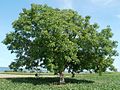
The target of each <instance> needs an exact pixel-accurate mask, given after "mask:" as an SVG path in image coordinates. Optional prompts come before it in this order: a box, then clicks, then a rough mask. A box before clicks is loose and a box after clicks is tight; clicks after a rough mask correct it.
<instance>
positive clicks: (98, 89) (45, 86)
mask: <svg viewBox="0 0 120 90" xmlns="http://www.w3.org/2000/svg"><path fill="white" fill-rule="evenodd" d="M50 76H51V77H50ZM52 76H53V75H52V74H49V77H39V78H34V77H28V78H6V79H0V90H120V73H104V74H103V75H102V76H98V74H77V75H76V77H74V78H71V75H70V74H65V77H66V78H65V81H66V83H65V84H62V85H59V83H58V82H59V78H58V77H52Z"/></svg>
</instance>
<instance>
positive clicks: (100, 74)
mask: <svg viewBox="0 0 120 90" xmlns="http://www.w3.org/2000/svg"><path fill="white" fill-rule="evenodd" d="M98 73H99V76H102V67H101V66H99V72H98Z"/></svg>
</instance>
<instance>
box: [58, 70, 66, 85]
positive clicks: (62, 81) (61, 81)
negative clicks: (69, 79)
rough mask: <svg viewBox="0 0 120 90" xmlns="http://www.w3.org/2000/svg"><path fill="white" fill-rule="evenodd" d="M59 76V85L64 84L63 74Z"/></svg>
mask: <svg viewBox="0 0 120 90" xmlns="http://www.w3.org/2000/svg"><path fill="white" fill-rule="evenodd" d="M59 74H60V84H63V83H65V80H64V74H63V72H60V73H59Z"/></svg>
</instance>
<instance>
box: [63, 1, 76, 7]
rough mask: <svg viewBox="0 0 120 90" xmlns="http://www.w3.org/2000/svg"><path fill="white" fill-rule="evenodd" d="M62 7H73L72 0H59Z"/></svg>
mask: <svg viewBox="0 0 120 90" xmlns="http://www.w3.org/2000/svg"><path fill="white" fill-rule="evenodd" d="M61 2H62V3H63V4H62V8H64V9H74V7H73V0H61Z"/></svg>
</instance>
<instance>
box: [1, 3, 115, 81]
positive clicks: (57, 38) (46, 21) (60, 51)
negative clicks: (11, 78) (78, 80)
mask: <svg viewBox="0 0 120 90" xmlns="http://www.w3.org/2000/svg"><path fill="white" fill-rule="evenodd" d="M89 21H90V17H89V16H86V17H85V18H83V17H82V16H80V15H79V14H78V13H77V12H75V11H73V10H70V9H69V10H67V9H63V10H60V9H57V8H56V9H53V8H51V7H48V6H47V5H36V4H32V5H31V9H28V10H27V9H23V12H22V13H20V16H19V18H18V19H17V20H15V21H14V22H13V23H12V25H13V28H14V29H15V31H13V32H10V33H9V34H7V35H6V38H5V40H4V41H3V43H4V44H5V45H7V47H8V49H9V50H11V53H15V54H16V57H17V58H16V59H15V62H12V63H11V65H10V67H11V68H14V69H15V67H16V68H17V69H18V68H19V67H23V66H25V67H26V68H27V69H32V68H34V67H45V68H47V70H49V71H54V72H55V73H59V74H60V82H64V78H63V71H64V70H65V69H66V68H68V69H69V71H71V72H76V71H78V70H82V69H96V67H101V65H103V64H104V63H105V64H106V63H108V62H111V63H110V65H112V63H113V62H112V59H110V58H112V56H114V55H116V52H115V49H114V48H116V42H114V41H112V40H111V39H110V38H111V37H112V35H111V34H112V33H111V31H110V29H108V28H107V29H104V30H102V31H101V32H98V31H97V29H98V25H97V24H90V22H89ZM108 32H109V34H108ZM112 52H113V53H114V54H113V53H112ZM108 56H109V57H110V58H109V60H108V59H107V58H108ZM107 60H108V62H107ZM107 65H108V64H107ZM110 65H108V66H106V67H104V68H105V69H106V68H108V67H109V66H110ZM98 69H99V70H101V68H98Z"/></svg>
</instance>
